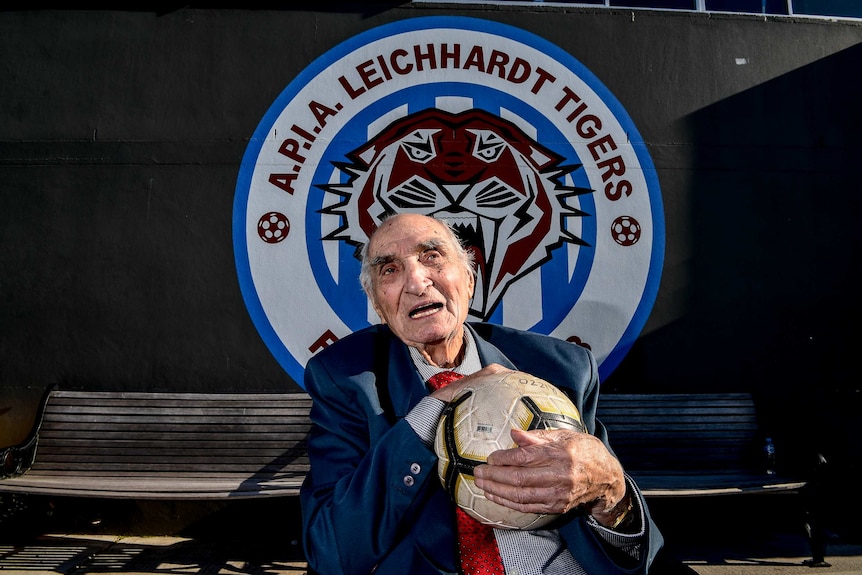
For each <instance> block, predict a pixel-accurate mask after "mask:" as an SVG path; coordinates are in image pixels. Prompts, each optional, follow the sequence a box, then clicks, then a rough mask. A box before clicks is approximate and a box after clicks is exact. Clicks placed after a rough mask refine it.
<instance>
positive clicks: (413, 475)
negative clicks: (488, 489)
mask: <svg viewBox="0 0 862 575" xmlns="http://www.w3.org/2000/svg"><path fill="white" fill-rule="evenodd" d="M330 359H332V358H331V357H330ZM332 370H334V372H333V371H332ZM375 383H376V382H375V376H374V374H373V373H371V371H370V370H367V371H364V372H359V373H344V372H341V371H340V368H339V364H338V363H337V362H336V363H333V362H332V361H330V362H329V363H326V364H324V363H323V362H321V361H317V358H313V359H312V360H311V361H310V362H309V364H308V366H307V367H306V374H305V385H306V390H307V391H308V392H309V394H310V395H311V396H312V398H313V400H314V403H313V407H312V410H311V419H312V430H311V432H310V434H309V446H308V451H309V459H310V463H311V471H310V472H309V474H308V475H307V477H306V480H305V483H304V484H303V487H302V491H301V500H302V508H303V524H304V535H305V537H304V542H303V545H304V546H305V552H306V558H307V560H308V562H309V565H310V566H311V567H312V568H313V569H314V570H316V571H317V572H319V573H369V572H371V571H372V570H373V569H374V567H375V565H377V564H378V563H379V562H380V561H381V560H382V559H383V558H384V556H385V554H386V553H387V552H389V551H390V550H391V549H393V548H394V547H396V546H397V543H398V540H399V534H401V533H404V532H406V531H409V527H410V526H411V524H412V523H413V521H414V520H415V518H416V516H417V514H419V513H421V510H422V507H423V506H424V502H425V501H426V500H427V499H428V495H429V491H431V490H432V486H434V487H439V482H438V480H437V474H436V461H437V458H436V455H435V454H434V453H433V451H432V450H431V449H429V448H428V446H426V445H425V444H424V443H423V442H422V441H421V440H420V438H419V437H418V436H417V435H416V433H415V432H414V431H413V429H412V428H411V427H410V425H409V424H408V423H407V422H406V421H404V420H403V419H401V420H398V421H395V422H389V421H387V420H386V414H384V413H383V409H382V408H381V407H380V405H379V404H378V405H375V404H374V402H373V401H372V400H371V398H373V397H376V393H373V392H370V391H369V390H373V389H375ZM437 491H439V488H438V489H437Z"/></svg>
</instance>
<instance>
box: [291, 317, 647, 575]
mask: <svg viewBox="0 0 862 575" xmlns="http://www.w3.org/2000/svg"><path fill="white" fill-rule="evenodd" d="M469 326H470V329H472V330H473V333H474V334H475V335H476V343H477V347H478V351H479V357H480V359H481V361H482V365H487V364H489V363H499V364H501V365H504V366H507V367H509V368H512V369H519V370H521V371H525V372H528V373H531V374H533V375H536V376H538V377H540V378H542V379H545V380H547V381H550V382H552V383H554V384H555V385H556V386H558V387H560V388H561V389H563V390H564V391H565V392H566V393H567V394H569V396H570V397H571V399H572V401H573V402H574V403H575V405H576V406H577V407H578V409H579V410H580V412H581V415H582V418H583V423H584V425H585V426H586V428H587V430H588V431H589V432H590V433H592V434H594V435H596V436H597V437H599V438H600V439H601V440H602V441H604V442H605V444H606V445H607V443H608V442H607V436H606V432H605V429H604V426H602V425H601V424H600V423H599V422H597V421H596V418H595V413H596V403H597V401H598V395H599V385H598V372H597V365H596V361H595V359H594V358H593V355H592V354H591V353H590V352H589V351H588V350H586V349H584V348H582V347H580V346H577V345H574V344H571V343H568V342H565V341H562V340H559V339H556V338H552V337H548V336H543V335H539V334H534V333H530V332H524V331H520V330H514V329H511V328H506V327H503V326H498V325H492V324H469ZM305 388H306V390H307V391H308V393H309V394H310V395H311V396H312V398H313V400H314V402H313V407H312V409H311V420H312V431H311V433H310V434H309V458H310V461H311V470H310V472H309V474H308V476H307V477H306V480H305V483H304V485H303V487H302V492H301V501H302V512H303V528H304V542H303V544H304V547H305V552H306V557H307V559H308V563H309V567H310V568H311V569H312V570H313V571H317V572H318V573H320V574H322V575H336V574H347V575H358V574H363V573H371V572H372V571H373V572H374V573H376V574H380V575H384V574H385V575H388V574H393V575H405V574H410V575H425V574H428V575H438V574H442V573H449V574H455V573H457V572H458V565H457V560H458V559H457V541H456V532H455V514H454V505H453V504H452V502H451V501H450V500H449V498H448V496H447V495H446V493H445V492H444V491H443V489H442V487H441V485H440V481H439V479H438V477H437V456H436V455H435V453H434V450H433V449H429V448H428V447H427V446H426V445H425V444H424V443H423V442H422V441H421V440H420V439H419V437H418V436H417V435H416V433H415V432H414V431H413V429H412V428H411V427H410V425H409V424H408V423H407V422H406V421H405V420H404V416H405V415H406V414H407V412H408V411H410V409H411V408H412V407H414V406H415V405H416V403H418V402H419V400H421V399H422V398H423V397H425V396H426V395H428V391H427V390H426V387H425V383H424V382H423V381H422V379H421V377H420V375H419V373H418V372H417V370H416V368H415V366H414V365H413V362H412V360H411V359H410V354H409V351H408V349H407V346H406V345H405V344H403V343H402V342H401V341H400V340H399V339H398V338H396V337H395V336H394V335H393V334H392V332H391V331H390V330H389V328H388V327H386V326H385V325H376V326H372V327H370V328H367V329H364V330H361V331H358V332H356V333H354V334H351V335H350V336H347V337H345V338H343V339H341V340H339V341H337V342H335V343H334V344H332V345H331V346H329V347H328V348H327V349H325V350H323V351H321V352H320V353H319V354H318V355H316V356H315V357H313V358H312V359H311V360H310V361H309V362H308V365H307V366H306V370H305ZM639 497H640V496H639ZM642 501H643V498H642V497H641V502H642ZM644 509H646V506H645V505H644ZM647 518H648V525H647V537H646V540H647V542H646V543H645V545H644V553H643V556H642V557H641V561H640V562H639V564H637V565H634V566H632V565H631V564H630V563H631V561H629V562H628V565H627V567H621V566H620V565H619V564H618V563H617V562H616V561H615V560H614V553H615V551H614V550H609V548H608V546H607V544H606V543H604V542H603V541H601V539H600V538H599V537H598V536H597V535H596V534H595V532H594V531H593V528H591V527H590V526H589V525H588V524H587V522H586V519H585V517H584V516H583V514H582V513H580V512H578V511H574V512H571V513H569V514H567V515H566V516H564V518H563V521H561V522H560V524H559V525H558V526H557V528H558V529H559V530H560V534H561V535H562V537H563V539H564V540H565V541H566V544H567V545H568V547H569V549H570V550H571V551H572V553H573V554H574V555H575V557H576V558H577V559H578V561H579V562H580V563H581V565H582V566H584V568H586V569H587V570H588V571H589V572H593V573H600V574H602V575H605V574H610V573H643V572H644V571H645V570H646V566H647V565H648V564H649V563H650V562H651V561H652V559H653V557H654V556H655V553H656V552H657V551H658V549H659V547H660V546H661V544H662V538H661V534H660V533H659V531H658V529H656V527H655V525H654V524H653V522H652V520H651V519H649V514H648V512H647ZM617 553H618V552H617ZM617 557H618V556H617Z"/></svg>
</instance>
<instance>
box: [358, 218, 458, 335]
mask: <svg viewBox="0 0 862 575" xmlns="http://www.w3.org/2000/svg"><path fill="white" fill-rule="evenodd" d="M367 257H368V261H369V263H370V265H371V271H372V286H373V288H372V297H371V300H372V304H373V306H374V310H375V311H376V312H377V314H378V315H379V316H380V318H381V320H382V321H383V323H385V324H388V325H389V327H390V329H392V332H393V333H394V334H395V335H396V336H398V337H399V338H400V339H401V340H402V341H403V342H404V343H406V344H407V345H410V346H413V347H416V348H418V349H420V350H426V351H427V350H428V349H429V348H433V347H435V346H450V345H453V346H456V345H457V346H458V347H460V343H461V336H462V333H461V330H462V325H463V323H464V321H465V320H466V318H467V312H468V310H469V307H470V298H471V297H472V296H473V287H474V281H473V275H472V274H471V273H470V271H469V269H468V268H467V267H466V266H465V265H464V263H463V262H462V261H461V260H460V259H459V258H458V255H457V246H455V245H452V242H451V240H450V239H449V235H448V234H447V233H446V230H445V229H444V228H443V225H442V224H441V223H440V222H437V221H435V220H433V219H431V218H428V217H425V216H422V215H419V214H400V215H397V216H394V217H392V218H390V219H388V220H386V221H385V222H383V224H382V225H381V226H380V227H379V228H378V229H377V231H376V232H375V233H374V235H373V236H372V238H371V242H370V243H369V246H368V255H367Z"/></svg>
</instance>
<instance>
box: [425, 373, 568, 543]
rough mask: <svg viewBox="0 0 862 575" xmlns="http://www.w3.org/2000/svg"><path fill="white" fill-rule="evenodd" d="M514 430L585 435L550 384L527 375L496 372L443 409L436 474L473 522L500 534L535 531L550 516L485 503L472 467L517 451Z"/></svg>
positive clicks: (565, 399)
mask: <svg viewBox="0 0 862 575" xmlns="http://www.w3.org/2000/svg"><path fill="white" fill-rule="evenodd" d="M512 428H518V429H524V430H532V429H551V428H561V429H575V430H578V431H583V430H584V426H583V424H582V422H581V414H580V412H579V411H578V408H577V407H575V405H574V404H573V403H572V402H571V400H570V399H569V398H568V397H567V396H566V395H565V394H564V393H563V392H562V391H560V390H559V389H558V388H556V387H555V386H554V385H552V384H551V383H549V382H547V381H545V380H543V379H539V378H538V377H535V376H533V375H530V374H528V373H524V372H520V371H516V372H514V373H512V372H505V373H497V374H493V375H488V376H484V377H481V378H479V379H477V380H476V381H475V382H473V383H472V385H470V386H469V387H466V388H464V389H463V390H462V391H461V392H459V393H458V395H457V396H456V397H455V398H454V399H453V400H452V402H451V403H449V405H448V406H446V409H445V410H444V411H443V415H442V416H441V417H440V422H439V423H438V425H437V434H436V436H435V438H434V450H435V451H436V452H437V457H438V463H437V473H438V475H439V476H440V481H441V482H442V483H443V488H444V489H445V490H446V491H447V493H448V494H449V496H450V497H451V498H452V500H453V501H454V502H455V503H456V504H457V505H458V506H459V507H461V508H462V509H463V510H464V511H466V512H467V513H468V514H469V515H470V516H472V517H473V518H474V519H476V520H478V521H480V522H481V523H485V524H488V525H493V526H494V527H499V528H502V529H538V528H539V527H542V526H544V525H547V524H548V523H550V522H551V521H553V520H554V519H555V518H556V517H557V516H556V515H553V514H536V513H521V512H520V511H515V510H514V509H510V508H508V507H504V506H502V505H499V504H497V503H493V502H491V501H488V500H487V499H485V495H484V493H483V492H482V490H481V489H479V488H477V487H476V485H475V483H474V479H473V468H474V467H476V466H477V465H480V464H482V463H485V462H486V461H487V459H488V455H489V454H490V453H491V452H493V451H496V450H498V449H509V448H511V447H515V446H516V445H515V443H514V442H513V441H512V438H511V436H510V431H511V430H512Z"/></svg>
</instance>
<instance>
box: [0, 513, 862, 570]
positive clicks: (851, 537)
mask: <svg viewBox="0 0 862 575" xmlns="http://www.w3.org/2000/svg"><path fill="white" fill-rule="evenodd" d="M749 497H751V496H743V497H732V498H706V499H701V500H693V499H686V500H667V501H663V500H658V501H653V502H651V508H652V510H653V515H654V516H655V519H656V521H657V522H658V524H659V526H660V527H661V528H662V531H663V532H664V534H665V537H666V539H667V546H666V548H665V550H664V552H663V553H662V559H661V560H660V561H659V563H658V565H657V568H656V570H655V571H654V573H655V574H656V575H686V574H688V575H692V574H697V575H767V574H769V575H773V574H787V575H791V574H806V573H811V574H812V575H813V574H814V573H816V574H817V575H821V574H822V575H850V574H854V575H862V536H860V533H859V532H858V531H856V532H855V533H854V532H851V531H850V530H849V529H843V528H842V529H839V531H838V532H836V531H833V530H832V529H831V528H832V527H834V525H829V526H828V527H830V529H829V530H828V532H827V535H828V540H827V547H826V560H827V562H828V563H830V566H829V567H821V568H813V567H809V566H807V565H806V564H805V563H804V561H805V560H806V559H810V555H809V553H810V550H809V547H808V543H807V540H806V537H805V531H804V529H803V527H802V519H801V514H800V512H799V508H798V506H797V503H798V501H797V500H795V499H794V498H792V497H790V496H771V497H770V498H767V499H759V500H756V499H750V498H749ZM4 502H5V510H4V513H3V514H2V515H0V571H3V574H4V575H5V574H6V573H10V574H12V573H20V574H21V575H40V574H45V575H48V574H51V575H57V574H69V575H83V574H90V573H99V574H109V573H126V574H137V573H141V574H168V575H186V574H195V573H198V574H207V575H215V574H225V575H237V574H249V575H264V574H265V575H300V574H305V573H306V567H305V563H304V561H303V557H302V551H301V547H300V544H299V537H300V535H299V520H298V518H299V510H298V508H297V505H296V500H295V499H276V500H255V501H235V502H231V503H227V504H226V503H208V502H127V501H105V500H69V499H62V498H61V499H54V500H52V499H45V498H24V499H23V500H22V499H20V498H15V499H14V500H12V501H11V502H10V499H9V498H8V496H4ZM839 527H840V526H839ZM406 575H409V574H406Z"/></svg>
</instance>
